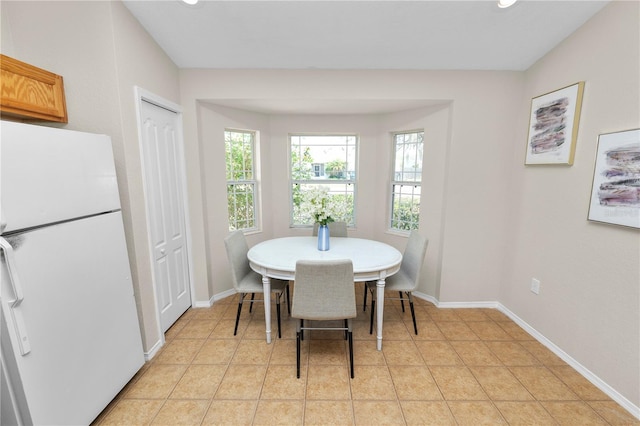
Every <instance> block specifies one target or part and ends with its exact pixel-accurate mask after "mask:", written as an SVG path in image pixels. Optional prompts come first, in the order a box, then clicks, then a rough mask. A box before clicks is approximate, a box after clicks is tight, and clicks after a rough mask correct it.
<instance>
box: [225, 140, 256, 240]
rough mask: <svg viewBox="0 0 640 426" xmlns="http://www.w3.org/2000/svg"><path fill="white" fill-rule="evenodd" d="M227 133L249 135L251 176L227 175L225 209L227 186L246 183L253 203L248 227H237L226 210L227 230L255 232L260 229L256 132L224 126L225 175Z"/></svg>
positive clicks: (226, 168)
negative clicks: (251, 217) (234, 177)
mask: <svg viewBox="0 0 640 426" xmlns="http://www.w3.org/2000/svg"><path fill="white" fill-rule="evenodd" d="M227 133H239V134H242V135H249V136H250V146H251V153H250V156H251V166H252V168H251V176H252V178H250V179H236V180H234V179H228V177H227V209H228V203H229V201H228V200H229V188H230V186H233V187H235V186H240V185H247V186H248V187H250V188H251V191H252V193H253V205H252V206H250V207H251V208H252V214H253V226H250V227H239V226H238V225H239V224H238V222H236V221H233V220H232V218H231V217H230V216H229V213H228V212H227V217H228V221H229V230H230V231H231V230H236V229H241V230H243V231H245V232H247V231H248V232H255V231H259V230H260V223H261V222H260V193H259V189H260V186H259V176H258V170H259V168H258V161H259V150H258V146H259V145H258V132H257V131H255V130H241V129H233V128H225V129H224V143H225V175H226V174H227V171H228V164H226V154H227Z"/></svg>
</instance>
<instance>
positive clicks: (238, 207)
mask: <svg viewBox="0 0 640 426" xmlns="http://www.w3.org/2000/svg"><path fill="white" fill-rule="evenodd" d="M227 205H228V209H229V229H230V230H235V229H246V228H253V227H255V211H254V208H253V206H254V185H252V184H229V185H227Z"/></svg>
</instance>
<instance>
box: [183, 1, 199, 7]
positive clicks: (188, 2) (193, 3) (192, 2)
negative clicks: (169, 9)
mask: <svg viewBox="0 0 640 426" xmlns="http://www.w3.org/2000/svg"><path fill="white" fill-rule="evenodd" d="M182 1H183V2H185V3H186V4H188V5H191V6H193V5H195V4H196V3H198V0H182Z"/></svg>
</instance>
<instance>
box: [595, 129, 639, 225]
mask: <svg viewBox="0 0 640 426" xmlns="http://www.w3.org/2000/svg"><path fill="white" fill-rule="evenodd" d="M588 218H589V220H592V221H596V222H604V223H610V224H614V225H622V226H629V227H632V228H637V229H640V129H634V130H627V131H623V132H615V133H606V134H602V135H600V136H599V137H598V151H597V154H596V164H595V168H594V172H593V186H592V188H591V202H590V204H589V217H588Z"/></svg>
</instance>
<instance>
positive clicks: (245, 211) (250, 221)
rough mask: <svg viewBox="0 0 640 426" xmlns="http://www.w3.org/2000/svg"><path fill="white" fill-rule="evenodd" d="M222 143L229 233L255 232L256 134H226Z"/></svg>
mask: <svg viewBox="0 0 640 426" xmlns="http://www.w3.org/2000/svg"><path fill="white" fill-rule="evenodd" d="M224 141H225V160H226V177H227V207H228V214H229V229H230V230H235V229H251V228H255V227H256V226H257V220H256V205H255V191H256V185H255V181H254V176H255V172H254V148H255V133H254V132H242V131H232V130H227V131H225V132H224Z"/></svg>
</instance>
